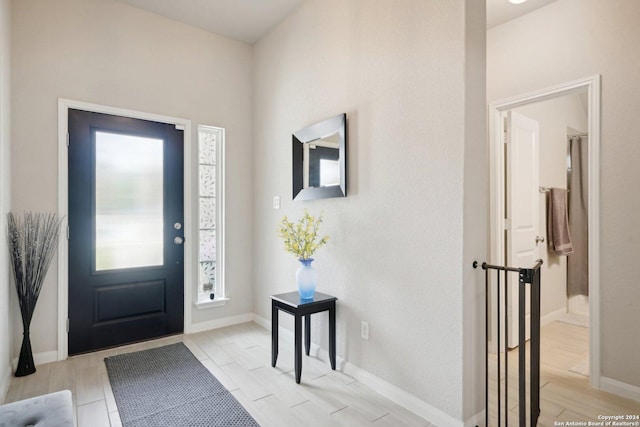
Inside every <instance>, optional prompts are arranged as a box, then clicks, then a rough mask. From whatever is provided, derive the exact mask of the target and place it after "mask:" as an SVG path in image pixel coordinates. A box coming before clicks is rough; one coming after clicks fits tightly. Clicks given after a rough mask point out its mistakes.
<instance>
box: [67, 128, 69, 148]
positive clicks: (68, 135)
mask: <svg viewBox="0 0 640 427" xmlns="http://www.w3.org/2000/svg"><path fill="white" fill-rule="evenodd" d="M67 148H69V132H67Z"/></svg>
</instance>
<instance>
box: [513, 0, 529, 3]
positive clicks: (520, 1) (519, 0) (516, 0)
mask: <svg viewBox="0 0 640 427" xmlns="http://www.w3.org/2000/svg"><path fill="white" fill-rule="evenodd" d="M526 1H527V0H509V3H511V4H520V3H524V2H526Z"/></svg>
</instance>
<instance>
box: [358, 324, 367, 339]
mask: <svg viewBox="0 0 640 427" xmlns="http://www.w3.org/2000/svg"><path fill="white" fill-rule="evenodd" d="M360 336H361V337H362V339H363V340H368V339H369V322H365V321H364V320H363V321H361V322H360Z"/></svg>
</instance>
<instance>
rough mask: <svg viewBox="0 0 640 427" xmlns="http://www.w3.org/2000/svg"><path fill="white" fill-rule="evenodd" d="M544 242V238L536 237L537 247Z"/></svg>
mask: <svg viewBox="0 0 640 427" xmlns="http://www.w3.org/2000/svg"><path fill="white" fill-rule="evenodd" d="M542 242H544V237H540V236H536V246H538V245H539V244H540V243H542Z"/></svg>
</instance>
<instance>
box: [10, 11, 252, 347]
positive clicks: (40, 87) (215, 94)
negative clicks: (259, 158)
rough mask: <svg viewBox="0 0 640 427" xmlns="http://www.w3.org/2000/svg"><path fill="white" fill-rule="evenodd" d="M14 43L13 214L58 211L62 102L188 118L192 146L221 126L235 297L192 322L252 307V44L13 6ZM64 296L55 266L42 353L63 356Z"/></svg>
mask: <svg viewBox="0 0 640 427" xmlns="http://www.w3.org/2000/svg"><path fill="white" fill-rule="evenodd" d="M3 28H4V27H3ZM12 47H13V50H12V53H13V57H12V76H13V79H12V87H13V92H12V113H13V114H12V123H13V126H12V163H13V164H16V165H20V167H15V168H13V171H12V182H13V187H12V188H13V194H12V195H13V202H14V203H13V207H14V209H15V210H17V211H22V210H25V209H30V210H42V211H56V210H57V177H58V171H57V154H56V153H57V147H58V140H57V102H58V98H59V97H62V98H68V99H74V100H79V101H86V102H91V103H96V104H102V105H108V106H113V107H120V108H127V109H132V110H138V111H144V112H150V113H157V114H162V115H168V116H174V117H181V118H185V119H190V120H192V122H193V125H194V129H193V135H194V137H193V141H192V143H193V144H195V141H196V137H197V132H196V129H195V125H197V124H206V125H213V126H220V127H224V128H226V138H227V140H226V154H227V159H226V161H227V163H226V171H227V176H226V182H227V185H228V190H227V193H226V203H227V206H226V214H227V215H226V218H227V245H226V249H227V256H226V276H227V289H228V293H229V296H230V297H231V301H230V302H229V303H228V304H227V305H226V306H225V307H223V308H215V309H208V310H203V311H198V310H195V308H194V312H193V321H194V322H204V321H208V320H213V319H216V318H219V317H226V316H232V315H237V314H243V313H249V312H251V311H252V304H253V299H252V292H251V270H250V267H249V266H250V265H251V214H252V212H251V206H252V198H251V194H252V181H251V168H250V167H248V166H247V165H248V161H249V159H250V158H251V133H252V129H251V128H252V126H251V123H252V109H251V96H252V48H251V47H250V46H248V45H246V44H243V43H240V42H235V41H231V40H228V39H225V38H223V37H219V36H216V35H213V34H210V33H207V32H205V31H203V30H199V29H196V28H193V27H190V26H187V25H185V24H181V23H178V22H175V21H171V20H169V19H166V18H163V17H160V16H158V15H154V14H151V13H148V12H145V11H142V10H139V9H136V8H133V7H130V6H128V5H126V4H123V3H121V2H117V1H113V0H57V1H55V2H52V1H50V0H20V1H16V2H13V8H12ZM193 146H194V147H195V145H193ZM194 154H195V150H194ZM194 159H195V157H194ZM193 163H194V164H197V162H196V161H194V162H193ZM193 173H194V175H193V176H194V178H195V176H196V175H195V173H196V170H195V168H194V170H193ZM194 182H197V180H194ZM195 191H197V190H196V189H195V188H194V192H195ZM192 220H193V218H192ZM193 277H194V283H191V284H186V285H187V286H192V287H193V290H194V294H195V289H196V287H197V283H195V282H196V280H197V277H198V276H197V274H194V276H193ZM0 282H2V281H1V280H0ZM57 292H58V289H57V265H56V261H54V262H53V264H52V267H51V269H50V270H49V274H48V276H47V279H46V281H45V284H44V287H43V290H42V294H41V296H40V299H39V301H38V306H37V308H36V310H35V315H34V318H33V323H32V326H31V332H32V333H31V337H32V343H33V348H34V353H42V352H46V351H52V350H56V346H57V330H56V325H57V320H56V319H57V315H58V313H57ZM16 319H17V318H16ZM16 324H19V323H16ZM21 337H22V332H21V331H20V330H15V331H14V342H15V343H17V344H19V342H20V340H21Z"/></svg>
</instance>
